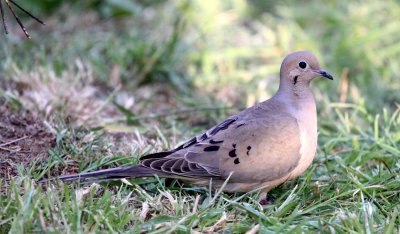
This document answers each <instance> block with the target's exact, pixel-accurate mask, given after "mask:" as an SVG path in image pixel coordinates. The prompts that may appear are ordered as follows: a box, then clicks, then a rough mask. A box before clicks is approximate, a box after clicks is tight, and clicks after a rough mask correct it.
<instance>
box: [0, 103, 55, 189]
mask: <svg viewBox="0 0 400 234" xmlns="http://www.w3.org/2000/svg"><path fill="white" fill-rule="evenodd" d="M55 139H56V136H55V134H53V133H52V132H51V131H50V130H49V128H47V127H46V125H45V124H44V123H43V121H41V120H40V119H38V118H37V117H35V116H33V115H32V114H31V113H29V112H19V113H17V112H14V111H13V110H12V108H11V107H10V106H8V105H1V106H0V178H2V179H3V180H5V181H7V180H9V179H11V178H12V177H15V176H17V174H18V172H17V165H21V164H22V165H23V166H24V167H28V166H29V165H30V164H31V163H33V162H35V161H37V160H41V159H45V158H47V157H48V150H49V148H51V147H53V146H54V145H55Z"/></svg>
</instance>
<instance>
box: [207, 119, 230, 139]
mask: <svg viewBox="0 0 400 234" xmlns="http://www.w3.org/2000/svg"><path fill="white" fill-rule="evenodd" d="M235 121H236V119H227V120H225V121H224V122H222V123H220V124H218V125H217V126H215V128H214V129H212V130H211V132H210V136H213V135H215V134H217V132H219V131H221V130H225V129H227V128H228V127H229V125H231V124H232V123H233V122H235Z"/></svg>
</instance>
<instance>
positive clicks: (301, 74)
mask: <svg viewBox="0 0 400 234" xmlns="http://www.w3.org/2000/svg"><path fill="white" fill-rule="evenodd" d="M318 76H322V77H325V78H328V79H330V80H333V77H332V75H330V74H329V73H327V72H326V71H324V70H322V69H321V68H320V67H319V62H318V59H317V58H316V57H315V55H314V54H312V53H310V52H307V51H298V52H294V53H291V54H289V55H288V56H286V58H285V59H284V60H283V62H282V65H281V81H280V82H281V84H280V86H281V87H280V89H281V88H284V89H287V88H289V89H291V90H299V89H301V88H304V87H309V84H310V81H311V80H312V79H314V78H315V77H318Z"/></svg>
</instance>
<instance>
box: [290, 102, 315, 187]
mask: <svg viewBox="0 0 400 234" xmlns="http://www.w3.org/2000/svg"><path fill="white" fill-rule="evenodd" d="M295 117H296V119H297V123H298V125H299V129H300V144H301V146H300V160H299V164H298V166H297V167H296V168H295V169H294V170H293V171H292V172H291V175H290V179H291V178H295V177H297V176H299V175H300V174H302V173H303V172H304V171H305V170H306V169H307V168H308V167H309V166H310V164H311V163H312V161H313V159H314V157H315V153H316V149H317V141H318V133H317V113H316V107H315V102H314V101H312V102H309V103H307V105H304V106H303V108H302V111H298V112H297V113H295Z"/></svg>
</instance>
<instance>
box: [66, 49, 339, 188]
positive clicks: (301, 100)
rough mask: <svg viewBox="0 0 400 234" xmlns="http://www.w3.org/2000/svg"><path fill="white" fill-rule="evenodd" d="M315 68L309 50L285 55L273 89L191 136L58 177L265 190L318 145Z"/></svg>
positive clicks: (299, 167)
mask: <svg viewBox="0 0 400 234" xmlns="http://www.w3.org/2000/svg"><path fill="white" fill-rule="evenodd" d="M318 76H322V77H325V78H328V79H331V80H332V79H333V78H332V76H331V75H330V74H329V73H327V72H325V71H324V70H322V69H320V66H319V63H318V60H317V58H316V57H315V56H314V55H313V54H312V53H310V52H306V51H299V52H295V53H292V54H290V55H288V56H287V57H286V58H285V59H284V60H283V62H282V65H281V69H280V85H279V90H278V92H277V93H276V94H275V95H274V96H273V97H272V98H271V99H269V100H267V101H264V102H261V103H258V104H256V105H255V106H252V107H250V108H247V109H245V110H243V111H241V112H239V113H237V114H235V115H233V116H231V117H229V118H228V119H226V120H225V121H223V122H222V123H220V124H218V125H216V126H214V127H212V128H210V129H209V130H207V131H206V132H204V133H203V134H200V135H198V136H196V137H193V138H192V139H190V140H189V141H187V142H186V143H184V144H182V145H181V146H179V147H177V148H176V149H173V150H170V151H166V152H159V153H155V154H150V155H146V156H144V157H142V158H141V162H140V164H139V165H135V166H129V167H119V168H112V169H106V170H100V171H94V172H89V173H81V174H74V175H65V176H60V177H58V179H60V180H64V181H71V180H88V179H102V180H103V179H120V178H135V177H148V176H154V175H157V176H160V177H168V178H178V179H182V180H185V181H188V182H190V183H192V184H194V185H200V186H208V185H209V184H210V180H212V186H213V187H215V188H220V187H221V186H222V185H223V184H224V182H225V181H226V180H227V182H226V184H225V186H224V187H223V190H224V191H227V192H249V191H252V190H254V189H257V188H260V187H263V189H262V191H261V193H266V192H268V191H269V190H271V189H272V188H274V187H276V186H277V185H279V184H281V183H283V182H285V181H287V180H290V179H293V178H295V177H297V176H299V175H300V174H301V173H303V172H304V171H305V170H306V169H307V168H308V167H309V166H310V164H311V162H312V160H313V158H314V156H315V152H316V148H317V137H318V136H317V112H316V106H315V101H314V97H313V94H312V92H311V88H310V82H311V81H312V80H313V79H314V78H315V77H318Z"/></svg>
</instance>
